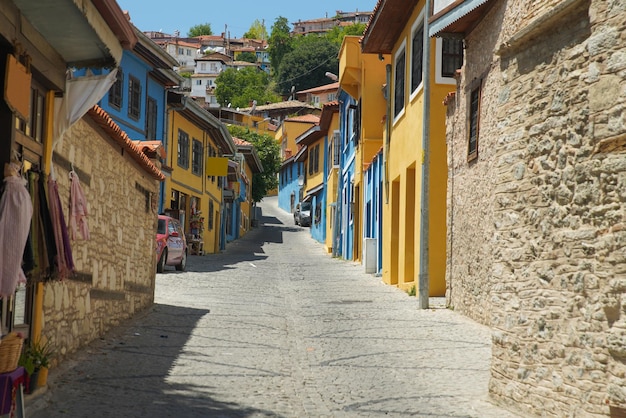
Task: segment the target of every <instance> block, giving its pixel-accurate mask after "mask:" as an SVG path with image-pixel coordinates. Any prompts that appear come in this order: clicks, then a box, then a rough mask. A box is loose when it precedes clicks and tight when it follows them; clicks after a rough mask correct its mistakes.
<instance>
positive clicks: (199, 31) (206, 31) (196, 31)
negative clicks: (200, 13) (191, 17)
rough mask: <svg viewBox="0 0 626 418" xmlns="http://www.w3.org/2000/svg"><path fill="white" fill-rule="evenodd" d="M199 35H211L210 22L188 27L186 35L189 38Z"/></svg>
mask: <svg viewBox="0 0 626 418" xmlns="http://www.w3.org/2000/svg"><path fill="white" fill-rule="evenodd" d="M201 35H213V30H212V29H211V24H210V23H201V24H199V25H195V26H192V27H191V28H189V32H187V36H189V37H190V38H193V37H194V36H201Z"/></svg>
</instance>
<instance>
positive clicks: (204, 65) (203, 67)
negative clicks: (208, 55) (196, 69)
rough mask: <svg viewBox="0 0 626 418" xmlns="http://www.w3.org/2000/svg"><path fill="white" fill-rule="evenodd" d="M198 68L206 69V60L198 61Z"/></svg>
mask: <svg viewBox="0 0 626 418" xmlns="http://www.w3.org/2000/svg"><path fill="white" fill-rule="evenodd" d="M200 70H202V71H206V62H201V63H200Z"/></svg>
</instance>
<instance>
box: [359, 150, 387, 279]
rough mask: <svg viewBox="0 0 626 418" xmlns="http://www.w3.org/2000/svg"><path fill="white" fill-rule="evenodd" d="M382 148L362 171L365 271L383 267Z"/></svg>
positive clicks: (373, 270) (369, 271) (380, 269)
mask: <svg viewBox="0 0 626 418" xmlns="http://www.w3.org/2000/svg"><path fill="white" fill-rule="evenodd" d="M382 182H383V150H382V148H381V150H380V151H379V152H378V154H377V155H376V156H375V157H374V159H373V160H372V162H371V164H370V165H369V166H368V167H367V168H366V169H365V172H364V180H363V183H364V190H363V199H364V201H363V211H364V213H363V218H364V219H363V237H364V244H363V245H364V257H363V258H364V259H363V264H364V265H365V272H366V273H380V272H381V271H382V267H383V245H382V237H383V229H382V228H383V223H382V219H383V213H382V210H383V206H382V205H383V183H382Z"/></svg>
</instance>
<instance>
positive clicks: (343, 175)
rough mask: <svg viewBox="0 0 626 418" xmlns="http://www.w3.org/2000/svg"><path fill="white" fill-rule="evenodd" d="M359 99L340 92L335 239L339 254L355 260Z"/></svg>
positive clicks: (336, 250) (335, 250) (337, 253)
mask: <svg viewBox="0 0 626 418" xmlns="http://www.w3.org/2000/svg"><path fill="white" fill-rule="evenodd" d="M359 125H360V121H359V112H358V103H357V102H356V101H355V100H354V99H353V98H352V97H351V96H350V95H349V94H348V93H346V92H345V91H343V90H340V92H339V130H340V137H341V145H340V149H341V155H340V162H339V179H338V180H339V183H338V196H337V197H338V199H337V202H338V203H339V204H338V208H337V211H336V221H335V225H336V227H335V234H336V237H335V239H334V242H335V245H334V246H336V247H337V248H336V249H333V251H334V252H336V255H337V256H339V257H342V258H344V259H346V260H353V259H354V258H355V254H354V234H355V224H354V223H355V213H356V212H355V211H356V209H357V208H356V207H355V205H356V204H357V202H355V199H356V194H355V190H354V183H355V178H354V176H355V168H356V165H355V156H356V145H357V142H358V138H359Z"/></svg>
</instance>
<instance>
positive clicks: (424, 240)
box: [418, 0, 431, 309]
mask: <svg viewBox="0 0 626 418" xmlns="http://www.w3.org/2000/svg"><path fill="white" fill-rule="evenodd" d="M424 7H425V9H424V10H425V11H426V12H425V13H424V48H423V49H424V66H423V68H425V69H426V71H424V111H423V114H422V198H421V205H420V269H419V305H418V306H419V308H420V309H428V298H429V296H430V283H429V276H428V268H429V263H428V258H429V252H430V251H429V248H428V244H429V242H428V241H429V240H428V238H429V235H430V233H429V231H430V225H429V215H430V214H429V201H430V190H429V188H430V184H429V182H430V61H431V59H430V37H429V36H428V16H429V14H430V0H426V5H425V6H424Z"/></svg>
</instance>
